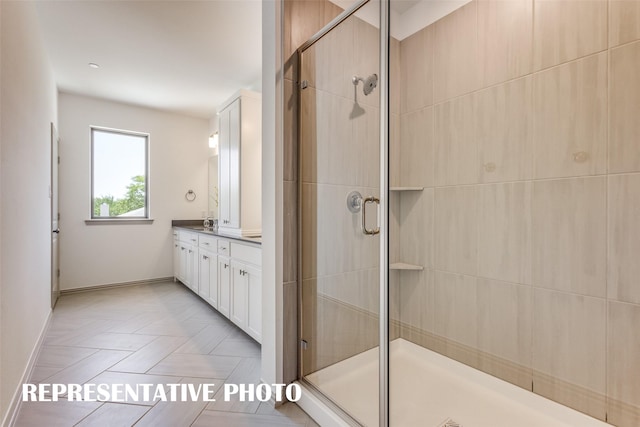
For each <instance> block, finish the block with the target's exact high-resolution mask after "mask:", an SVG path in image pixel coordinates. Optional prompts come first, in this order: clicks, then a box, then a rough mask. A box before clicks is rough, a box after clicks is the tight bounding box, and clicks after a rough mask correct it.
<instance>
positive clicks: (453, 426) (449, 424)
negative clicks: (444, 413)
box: [438, 418, 462, 427]
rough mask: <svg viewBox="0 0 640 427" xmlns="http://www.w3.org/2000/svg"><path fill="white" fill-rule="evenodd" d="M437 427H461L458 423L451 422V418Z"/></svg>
mask: <svg viewBox="0 0 640 427" xmlns="http://www.w3.org/2000/svg"><path fill="white" fill-rule="evenodd" d="M438 427H462V425H461V424H460V423H457V422H455V421H453V420H452V419H451V418H447V419H446V420H445V421H444V422H443V423H442V424H440V425H439V426H438Z"/></svg>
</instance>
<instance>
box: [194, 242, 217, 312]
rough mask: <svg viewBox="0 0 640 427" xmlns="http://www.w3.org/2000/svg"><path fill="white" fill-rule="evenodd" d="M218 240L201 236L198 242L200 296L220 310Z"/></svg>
mask: <svg viewBox="0 0 640 427" xmlns="http://www.w3.org/2000/svg"><path fill="white" fill-rule="evenodd" d="M217 246H218V239H216V238H215V237H212V236H207V235H200V236H199V240H198V247H199V254H198V260H199V261H198V262H199V278H200V280H199V289H198V295H200V297H202V299H204V300H205V301H207V302H208V303H209V304H210V305H211V306H212V307H213V308H216V309H217V308H218V254H217V250H216V248H217Z"/></svg>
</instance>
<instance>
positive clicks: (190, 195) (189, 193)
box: [184, 190, 196, 202]
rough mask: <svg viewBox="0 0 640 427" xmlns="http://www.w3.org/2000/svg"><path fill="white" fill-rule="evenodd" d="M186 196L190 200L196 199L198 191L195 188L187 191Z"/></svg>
mask: <svg viewBox="0 0 640 427" xmlns="http://www.w3.org/2000/svg"><path fill="white" fill-rule="evenodd" d="M184 198H185V199H187V201H189V202H193V201H194V200H195V199H196V192H195V191H193V190H189V191H187V192H186V193H185V195H184Z"/></svg>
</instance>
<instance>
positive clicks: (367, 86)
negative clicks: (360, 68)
mask: <svg viewBox="0 0 640 427" xmlns="http://www.w3.org/2000/svg"><path fill="white" fill-rule="evenodd" d="M351 81H352V82H353V85H354V86H357V85H358V82H362V84H363V87H362V91H363V92H364V94H365V96H366V95H369V94H370V93H371V92H373V90H374V89H375V88H376V86H378V75H377V74H371V75H370V76H369V77H367V78H366V79H363V78H362V77H358V76H353V78H352V79H351Z"/></svg>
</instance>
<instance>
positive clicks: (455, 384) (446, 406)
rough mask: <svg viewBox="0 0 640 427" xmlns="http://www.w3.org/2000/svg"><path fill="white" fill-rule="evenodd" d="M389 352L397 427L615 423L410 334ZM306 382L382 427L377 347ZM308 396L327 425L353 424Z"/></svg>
mask: <svg viewBox="0 0 640 427" xmlns="http://www.w3.org/2000/svg"><path fill="white" fill-rule="evenodd" d="M389 354H390V360H391V363H390V364H391V384H390V402H391V404H390V407H391V409H390V418H391V423H390V425H391V426H393V427H404V426H408V427H414V426H424V427H440V426H446V425H456V424H457V425H459V426H460V427H513V426H518V427H576V426H580V427H592V426H593V427H596V426H597V427H606V426H610V425H609V424H606V423H604V422H602V421H599V420H596V419H595V418H592V417H589V416H587V415H585V414H582V413H580V412H578V411H575V410H573V409H571V408H568V407H566V406H563V405H560V404H558V403H556V402H553V401H551V400H549V399H546V398H544V397H541V396H538V395H536V394H534V393H531V392H529V391H527V390H524V389H521V388H520V387H517V386H515V385H513V384H510V383H508V382H505V381H502V380H500V379H498V378H495V377H493V376H491V375H488V374H485V373H483V372H481V371H478V370H476V369H473V368H470V367H468V366H466V365H464V364H462V363H459V362H456V361H454V360H451V359H449V358H447V357H444V356H442V355H440V354H438V353H435V352H433V351H431V350H427V349H425V348H423V347H420V346H418V345H416V344H413V343H411V342H409V341H406V340H404V339H396V340H394V341H393V342H392V343H391V347H390V351H389ZM306 379H307V380H308V381H309V382H310V383H311V384H313V385H314V386H315V387H317V388H318V389H320V390H322V392H323V393H324V394H325V395H326V396H327V397H328V398H330V399H331V400H332V401H334V402H336V403H339V405H340V406H341V407H342V408H343V409H344V410H345V411H347V412H348V413H349V414H351V415H352V416H353V417H354V418H355V419H357V420H358V421H359V422H360V423H361V424H363V425H365V426H377V425H378V349H377V348H374V349H371V350H369V351H366V352H364V353H361V354H358V355H356V356H354V357H351V358H349V359H347V360H343V361H342V362H339V363H336V364H334V365H331V366H329V367H326V368H324V369H321V370H320V371H317V372H314V373H313V374H311V375H308V376H307V377H306ZM309 393H311V392H310V391H309V390H305V391H303V396H305V395H307V397H306V398H303V399H301V401H300V402H298V404H300V406H302V408H303V409H304V410H305V411H307V412H308V413H309V414H310V415H311V416H313V417H314V418H316V419H317V421H318V422H320V423H321V425H322V426H323V427H325V426H329V425H347V424H342V423H341V421H340V420H339V419H338V418H337V417H336V416H335V415H333V414H331V413H327V411H329V409H328V408H327V407H326V406H324V405H323V404H322V402H321V400H319V399H317V398H314V397H311V396H309ZM447 423H449V424H447Z"/></svg>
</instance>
